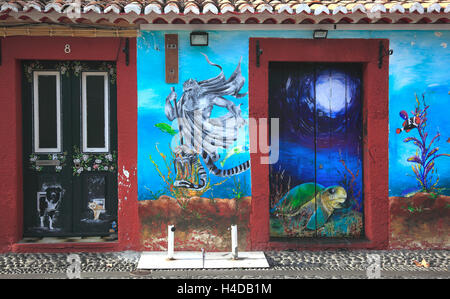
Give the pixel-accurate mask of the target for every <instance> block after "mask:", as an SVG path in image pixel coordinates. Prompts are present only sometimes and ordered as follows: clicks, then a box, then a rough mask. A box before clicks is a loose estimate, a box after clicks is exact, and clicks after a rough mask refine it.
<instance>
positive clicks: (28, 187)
mask: <svg viewBox="0 0 450 299" xmlns="http://www.w3.org/2000/svg"><path fill="white" fill-rule="evenodd" d="M23 70H24V71H23V84H22V91H23V96H22V97H23V105H22V107H23V153H24V159H23V161H24V162H23V164H24V165H23V186H24V190H23V191H24V192H23V198H24V204H23V206H24V214H23V215H24V217H23V222H24V230H23V231H24V237H45V236H93V235H95V236H101V235H108V234H110V233H114V230H115V228H116V227H117V166H116V164H117V163H116V156H117V155H116V151H117V140H116V132H117V128H116V85H115V66H114V64H112V63H107V62H82V61H73V62H51V61H24V62H23Z"/></svg>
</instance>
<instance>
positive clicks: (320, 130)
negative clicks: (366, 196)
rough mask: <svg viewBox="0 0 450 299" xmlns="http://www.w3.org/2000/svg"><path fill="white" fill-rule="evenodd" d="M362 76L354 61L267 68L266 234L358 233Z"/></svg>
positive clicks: (278, 64)
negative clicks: (273, 130)
mask: <svg viewBox="0 0 450 299" xmlns="http://www.w3.org/2000/svg"><path fill="white" fill-rule="evenodd" d="M361 78H362V66H361V64H358V63H296V62H270V63H269V117H270V118H278V119H279V159H278V161H277V162H276V163H274V164H272V165H270V166H269V177H270V179H269V181H270V236H271V237H275V238H276V237H282V238H298V237H334V238H336V237H355V238H356V237H361V236H362V234H363V231H364V230H363V215H362V213H363V207H362V206H363V200H362V199H363V180H362V173H363V171H362V167H363V165H362V161H363V159H362V158H363V157H362V154H363V153H362V148H363V147H362V142H363V139H362V136H363V132H362V91H361V86H362V82H361V80H362V79H361Z"/></svg>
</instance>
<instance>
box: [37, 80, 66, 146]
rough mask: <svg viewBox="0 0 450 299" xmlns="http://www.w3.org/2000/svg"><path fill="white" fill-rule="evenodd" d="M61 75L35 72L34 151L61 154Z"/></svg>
mask: <svg viewBox="0 0 450 299" xmlns="http://www.w3.org/2000/svg"><path fill="white" fill-rule="evenodd" d="M60 98H61V97H60V75H59V73H58V72H34V101H33V104H34V151H35V152H52V153H53V152H60V151H61V136H60V133H61V132H60V129H61V128H60V124H61V113H60V107H61V102H60Z"/></svg>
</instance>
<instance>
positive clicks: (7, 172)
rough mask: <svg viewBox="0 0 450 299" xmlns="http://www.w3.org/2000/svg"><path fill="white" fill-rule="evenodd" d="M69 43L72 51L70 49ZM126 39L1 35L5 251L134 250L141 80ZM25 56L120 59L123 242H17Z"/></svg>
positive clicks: (0, 232)
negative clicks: (22, 63)
mask: <svg viewBox="0 0 450 299" xmlns="http://www.w3.org/2000/svg"><path fill="white" fill-rule="evenodd" d="M66 44H69V45H70V48H71V52H70V53H68V54H67V53H65V51H64V48H65V45H66ZM124 45H125V39H123V38H122V39H120V38H95V39H94V38H72V37H8V38H3V39H2V43H1V46H2V51H1V53H2V54H1V55H2V65H1V66H0V107H1V109H0V165H1V166H0V198H1V200H0V252H11V251H12V252H22V251H26V252H33V251H40V252H51V251H58V252H63V251H115V250H128V249H135V248H136V246H137V244H138V238H139V233H140V227H139V226H140V224H139V219H138V214H137V173H136V172H137V171H136V169H137V83H136V39H130V51H129V52H130V62H129V65H128V66H126V64H125V54H124V53H123V52H122V49H123V47H124ZM22 59H36V60H107V61H116V63H117V121H118V170H119V175H118V184H119V190H118V191H119V192H118V196H119V209H118V225H119V237H118V242H114V243H79V244H73V243H72V244H18V243H17V242H18V241H20V239H21V238H22V222H23V221H22V202H23V198H22V188H23V186H22V107H21V71H22V70H21V66H20V61H21V60H22Z"/></svg>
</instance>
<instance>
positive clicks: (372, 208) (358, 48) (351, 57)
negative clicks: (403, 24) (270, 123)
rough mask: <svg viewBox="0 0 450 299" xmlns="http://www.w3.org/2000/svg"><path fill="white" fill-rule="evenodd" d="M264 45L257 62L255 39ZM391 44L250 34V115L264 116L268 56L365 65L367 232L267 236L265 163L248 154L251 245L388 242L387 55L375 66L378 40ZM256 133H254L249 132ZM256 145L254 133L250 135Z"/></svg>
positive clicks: (379, 244)
mask: <svg viewBox="0 0 450 299" xmlns="http://www.w3.org/2000/svg"><path fill="white" fill-rule="evenodd" d="M257 41H258V42H259V47H260V49H262V54H261V55H260V57H259V59H260V61H259V62H260V66H259V67H258V66H257V65H256V64H257V55H256V43H257ZM380 41H381V42H382V43H383V45H384V48H385V49H389V40H385V39H323V40H313V39H282V38H250V46H249V51H250V52H249V116H250V118H252V119H259V118H268V86H269V85H268V67H269V61H296V62H358V63H362V65H363V97H364V99H363V128H364V139H363V147H364V151H363V165H364V171H363V172H364V175H363V184H364V227H365V238H364V239H363V240H354V241H351V242H340V243H336V242H333V241H332V240H323V241H322V240H321V241H316V240H311V241H310V242H308V241H305V242H303V241H302V242H271V241H270V237H269V196H268V194H269V165H267V164H261V163H260V161H261V160H260V159H261V157H264V156H265V155H264V154H262V153H261V152H259V151H257V152H256V153H254V154H252V155H251V165H252V167H251V175H252V210H251V216H250V239H251V249H252V250H266V249H288V248H297V249H299V248H308V249H327V248H330V249H331V248H372V249H384V248H387V247H388V242H389V241H388V237H389V234H388V231H389V227H388V226H389V202H388V133H389V130H388V123H389V120H388V101H389V99H388V97H389V92H388V87H389V84H388V83H389V71H388V70H389V67H388V66H389V58H388V56H386V57H384V58H383V64H382V67H381V69H380V68H379V67H378V56H379V43H380ZM252 135H256V134H252ZM250 143H251V148H253V149H257V148H259V147H258V144H257V143H258V140H257V136H251V137H250Z"/></svg>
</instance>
